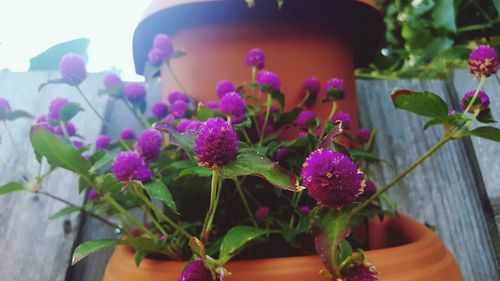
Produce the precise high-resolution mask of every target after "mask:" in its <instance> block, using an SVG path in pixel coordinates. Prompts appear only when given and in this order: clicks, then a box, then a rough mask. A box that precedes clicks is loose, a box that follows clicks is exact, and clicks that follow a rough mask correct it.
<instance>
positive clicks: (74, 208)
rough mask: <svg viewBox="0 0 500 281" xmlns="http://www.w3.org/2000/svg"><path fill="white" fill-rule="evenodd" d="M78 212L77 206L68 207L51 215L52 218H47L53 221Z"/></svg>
mask: <svg viewBox="0 0 500 281" xmlns="http://www.w3.org/2000/svg"><path fill="white" fill-rule="evenodd" d="M78 211H80V207H78V206H68V207H66V208H64V209H62V210H60V211H59V212H57V213H55V214H53V215H52V216H50V217H49V220H55V219H58V218H60V217H65V216H67V215H69V214H72V213H74V212H78Z"/></svg>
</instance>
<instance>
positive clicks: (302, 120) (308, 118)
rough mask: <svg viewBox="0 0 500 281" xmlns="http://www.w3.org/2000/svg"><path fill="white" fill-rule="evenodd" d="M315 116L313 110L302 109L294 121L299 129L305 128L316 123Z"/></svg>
mask: <svg viewBox="0 0 500 281" xmlns="http://www.w3.org/2000/svg"><path fill="white" fill-rule="evenodd" d="M315 118H316V114H315V113H314V112H313V111H310V110H304V111H302V112H301V113H300V114H299V116H297V119H296V120H295V123H296V124H297V127H299V128H300V129H302V130H307V129H309V128H311V127H314V126H315V125H316V121H315Z"/></svg>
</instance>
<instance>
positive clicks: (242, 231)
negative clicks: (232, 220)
mask: <svg viewBox="0 0 500 281" xmlns="http://www.w3.org/2000/svg"><path fill="white" fill-rule="evenodd" d="M264 234H266V231H265V230H264V229H260V228H255V227H251V226H235V227H233V228H231V229H230V230H229V231H228V232H227V234H226V236H224V240H222V244H221V246H220V252H219V254H220V259H221V260H223V261H224V262H223V263H225V262H227V261H228V260H229V259H231V258H232V257H233V256H234V255H236V254H237V253H238V252H239V251H240V250H241V249H242V248H243V247H244V246H245V245H246V244H247V243H249V242H250V241H253V240H255V239H257V238H259V237H261V236H263V235H264Z"/></svg>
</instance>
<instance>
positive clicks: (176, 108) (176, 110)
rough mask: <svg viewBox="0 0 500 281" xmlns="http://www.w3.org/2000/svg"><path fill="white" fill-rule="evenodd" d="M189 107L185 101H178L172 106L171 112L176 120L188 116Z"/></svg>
mask: <svg viewBox="0 0 500 281" xmlns="http://www.w3.org/2000/svg"><path fill="white" fill-rule="evenodd" d="M188 107H189V105H188V104H187V103H186V102H185V101H183V100H177V101H176V102H174V103H173V104H172V106H170V111H171V112H172V115H174V116H175V118H181V117H184V115H186V111H187V110H188Z"/></svg>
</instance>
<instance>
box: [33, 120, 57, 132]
mask: <svg viewBox="0 0 500 281" xmlns="http://www.w3.org/2000/svg"><path fill="white" fill-rule="evenodd" d="M37 125H38V126H39V127H40V128H42V129H45V130H47V131H49V132H51V133H53V134H54V133H55V130H56V129H55V128H54V127H52V126H51V125H50V124H49V123H48V122H45V121H42V122H37Z"/></svg>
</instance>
